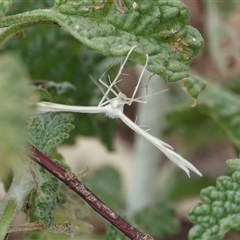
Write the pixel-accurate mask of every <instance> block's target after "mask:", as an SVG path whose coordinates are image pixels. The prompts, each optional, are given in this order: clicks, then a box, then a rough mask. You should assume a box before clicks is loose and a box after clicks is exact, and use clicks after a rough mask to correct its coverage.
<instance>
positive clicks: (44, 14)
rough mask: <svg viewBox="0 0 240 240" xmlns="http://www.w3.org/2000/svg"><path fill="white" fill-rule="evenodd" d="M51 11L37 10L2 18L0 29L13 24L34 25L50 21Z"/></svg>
mask: <svg viewBox="0 0 240 240" xmlns="http://www.w3.org/2000/svg"><path fill="white" fill-rule="evenodd" d="M53 12H54V11H53V10H51V9H37V10H33V11H29V12H25V13H20V14H16V15H12V16H6V17H2V18H1V19H0V28H3V27H10V26H12V25H15V24H23V23H32V24H33V23H35V25H38V24H42V23H43V22H46V21H52V22H53V20H52V18H51V16H52V14H53Z"/></svg>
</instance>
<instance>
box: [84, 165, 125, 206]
mask: <svg viewBox="0 0 240 240" xmlns="http://www.w3.org/2000/svg"><path fill="white" fill-rule="evenodd" d="M82 181H83V182H84V183H86V185H87V186H88V188H89V189H90V190H91V191H92V192H94V194H96V195H97V196H98V197H99V198H100V199H101V200H102V201H103V202H105V203H106V204H107V205H108V206H109V207H111V208H113V209H115V208H116V207H118V206H120V204H121V202H122V201H121V200H122V197H123V192H122V191H123V190H122V184H121V178H120V175H119V172H118V171H117V170H116V169H115V168H113V167H111V166H105V167H102V168H99V169H97V170H96V171H95V172H94V173H93V174H91V175H88V177H87V178H84V179H83V180H82Z"/></svg>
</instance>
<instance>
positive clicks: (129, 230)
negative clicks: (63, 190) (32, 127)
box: [29, 144, 154, 240]
mask: <svg viewBox="0 0 240 240" xmlns="http://www.w3.org/2000/svg"><path fill="white" fill-rule="evenodd" d="M29 148H30V158H31V159H32V160H34V161H35V162H36V163H38V164H39V165H41V166H42V167H43V168H44V169H46V170H47V171H49V172H50V173H51V174H53V175H54V176H55V177H57V178H58V179H59V180H60V181H62V182H63V183H64V184H65V185H67V186H68V187H69V188H71V189H72V190H73V191H74V192H76V193H77V194H78V195H79V196H80V197H82V198H83V199H84V200H85V201H86V202H87V203H88V204H89V205H90V206H91V207H92V208H93V209H94V210H95V211H96V212H98V213H99V214H100V215H101V216H102V217H104V218H105V219H106V220H107V221H109V222H110V223H111V224H113V225H114V226H115V227H117V228H118V229H119V230H120V231H121V232H122V233H124V234H125V235H126V236H127V237H128V238H130V239H132V240H154V238H153V237H151V236H149V235H147V234H144V233H142V232H140V231H138V230H137V229H136V228H134V227H133V226H131V225H130V224H129V223H128V222H126V221H125V220H124V219H123V218H121V217H120V216H119V215H118V214H117V213H115V212H114V211H113V210H112V209H110V208H109V207H108V206H107V205H106V204H105V203H103V202H102V201H101V200H100V199H99V198H98V197H97V196H95V195H94V194H93V193H92V192H91V191H90V190H89V189H88V188H87V187H86V186H85V185H84V184H83V183H82V182H81V181H79V179H78V178H77V177H76V175H75V174H74V173H73V172H69V171H66V170H65V169H63V168H62V167H60V166H59V165H57V164H56V163H55V162H54V161H53V160H51V159H50V158H49V157H47V156H46V155H44V154H43V153H42V152H40V151H39V150H38V149H37V148H35V147H34V146H33V145H31V144H30V147H29Z"/></svg>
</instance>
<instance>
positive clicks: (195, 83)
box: [183, 75, 206, 102]
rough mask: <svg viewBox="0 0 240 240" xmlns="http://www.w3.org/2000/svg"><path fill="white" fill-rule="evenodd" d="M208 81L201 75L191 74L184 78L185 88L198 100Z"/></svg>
mask: <svg viewBox="0 0 240 240" xmlns="http://www.w3.org/2000/svg"><path fill="white" fill-rule="evenodd" d="M205 87H206V82H205V81H204V80H203V79H202V78H201V77H199V76H195V75H191V76H190V77H189V78H186V79H184V80H183V88H184V90H185V91H186V92H187V93H188V94H189V96H190V97H192V98H193V99H194V100H196V102H197V98H198V95H199V94H200V93H201V92H202V91H203V90H204V89H205Z"/></svg>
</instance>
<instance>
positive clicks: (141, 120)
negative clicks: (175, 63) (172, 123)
mask: <svg viewBox="0 0 240 240" xmlns="http://www.w3.org/2000/svg"><path fill="white" fill-rule="evenodd" d="M135 69H136V72H137V74H138V75H140V73H141V72H142V67H141V66H136V68H135ZM151 75H152V73H150V72H148V71H145V72H144V77H143V79H150V77H151ZM147 88H148V93H147V94H150V97H149V98H148V99H147V104H139V105H138V110H137V116H138V121H137V124H139V125H144V126H146V127H147V128H149V129H150V132H152V133H153V135H154V136H155V137H157V138H159V139H161V138H162V136H161V131H162V128H163V125H164V122H165V116H166V111H167V108H168V105H169V104H168V103H169V97H168V93H162V94H158V95H156V96H154V97H151V94H153V93H154V92H157V91H159V90H163V89H164V88H166V85H165V83H164V82H163V80H162V79H160V77H159V76H158V75H154V76H153V77H151V80H150V81H149V82H148V86H147ZM141 91H142V92H141V93H140V96H144V95H145V94H146V89H144V88H142V89H141ZM134 150H135V152H134V154H135V156H134V167H133V172H132V181H131V183H130V189H129V192H128V196H127V199H126V204H127V213H128V214H129V215H130V216H131V215H132V214H134V213H135V212H137V211H140V210H141V209H143V208H145V207H147V206H149V205H150V204H152V203H153V202H154V201H155V199H156V194H157V193H156V190H157V179H158V175H159V172H160V170H161V169H160V163H161V158H162V157H163V155H162V153H161V152H160V151H159V149H158V148H156V147H155V146H154V145H152V144H151V143H149V142H148V141H146V140H145V139H144V138H143V137H142V136H140V135H139V134H136V136H135V145H134Z"/></svg>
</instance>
